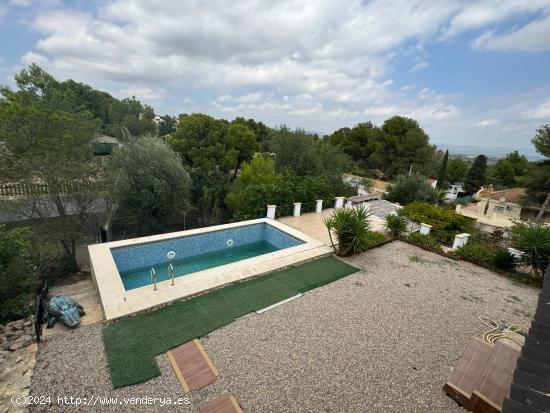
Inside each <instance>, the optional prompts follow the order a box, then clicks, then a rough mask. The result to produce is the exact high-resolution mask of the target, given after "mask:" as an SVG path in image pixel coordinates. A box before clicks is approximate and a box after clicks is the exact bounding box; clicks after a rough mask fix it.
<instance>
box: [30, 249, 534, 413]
mask: <svg viewBox="0 0 550 413" xmlns="http://www.w3.org/2000/svg"><path fill="white" fill-rule="evenodd" d="M346 261H347V262H349V263H350V264H352V265H355V266H357V267H359V268H361V271H360V272H358V273H355V274H352V275H350V276H348V277H346V278H344V279H341V280H339V281H336V282H334V283H332V284H329V285H326V286H324V287H321V288H317V289H315V290H312V291H309V292H307V293H306V294H304V295H303V296H302V297H301V298H299V299H297V300H294V301H291V302H289V303H287V304H284V305H282V306H280V307H277V308H275V309H273V310H270V311H267V312H265V313H263V314H262V315H257V314H249V315H247V316H245V317H242V318H240V319H239V320H237V321H235V322H234V323H232V324H230V325H227V326H225V327H223V328H221V329H219V330H216V331H214V332H212V333H211V334H209V335H208V336H206V337H204V338H203V339H202V343H203V345H204V347H205V349H206V351H207V352H208V354H209V355H210V357H211V359H212V361H213V362H214V364H215V366H216V367H217V369H218V371H219V372H220V378H219V379H218V380H217V381H216V382H215V383H213V384H211V385H209V386H207V387H206V388H205V389H202V390H200V391H195V392H191V393H189V394H187V395H184V394H183V393H182V392H181V388H180V386H179V383H178V381H177V379H176V377H175V375H174V373H173V371H172V369H171V367H170V365H169V364H168V362H167V360H166V359H165V358H164V356H162V355H161V356H159V357H157V362H158V363H159V366H160V369H161V372H162V375H161V376H160V377H158V378H156V379H154V380H151V381H149V382H147V383H143V384H139V385H135V386H129V387H125V388H122V389H117V390H113V389H112V388H111V384H110V381H109V375H108V371H107V367H106V357H105V353H104V350H103V344H102V342H101V328H102V326H101V325H99V324H96V325H92V326H81V327H79V328H78V329H76V330H74V331H67V332H63V333H60V334H58V335H55V336H53V337H51V338H49V339H48V341H47V342H46V343H45V344H44V345H42V346H41V348H40V351H39V352H38V354H37V362H36V366H35V373H34V376H33V382H32V386H31V395H50V396H52V397H55V398H57V396H62V395H67V396H70V395H73V396H78V397H90V396H91V395H98V396H101V397H119V398H123V397H145V396H149V397H159V398H163V397H164V398H167V397H168V398H171V399H176V398H178V397H185V396H186V397H189V404H188V405H180V406H164V407H160V406H159V405H158V404H157V405H148V406H139V407H136V406H125V405H122V406H121V405H119V406H116V408H115V407H113V406H109V407H106V406H101V407H100V406H94V407H93V408H91V409H89V408H83V407H82V406H80V407H79V408H78V411H115V410H116V411H140V412H141V411H144V412H147V411H179V412H197V411H198V405H199V404H200V403H203V402H204V401H206V400H209V399H211V398H213V397H215V396H217V395H218V394H220V393H224V392H231V393H233V394H234V395H235V396H236V398H237V399H238V401H239V403H240V404H241V406H242V407H243V410H244V411H245V412H247V413H251V412H260V413H264V412H266V413H267V412H277V413H279V412H285V413H286V412H299V413H308V412H312V413H313V412H315V413H319V412H350V413H351V412H358V413H359V412H360V413H363V412H369V413H370V412H422V413H424V412H464V411H465V410H463V409H462V408H460V407H459V406H458V405H457V404H456V403H455V402H454V401H453V400H452V399H450V398H449V397H447V396H446V395H445V393H444V392H443V390H442V387H443V384H444V383H445V381H446V379H447V378H448V376H449V374H450V372H451V369H452V367H453V366H454V365H455V364H456V362H457V360H458V358H459V357H460V355H461V354H462V351H463V350H464V347H465V346H466V344H467V343H468V341H469V340H470V338H471V337H472V336H474V335H477V336H479V335H481V333H483V331H485V330H486V327H485V326H484V325H483V324H481V323H480V322H479V320H478V316H480V315H484V316H488V317H491V318H493V319H495V320H496V321H498V322H501V323H516V324H517V323H523V322H526V321H528V320H529V318H530V316H531V315H532V312H533V311H534V308H535V307H536V300H537V295H538V290H537V289H535V288H532V287H525V286H521V285H516V284H514V283H513V282H512V281H510V280H509V279H507V278H505V277H503V276H500V275H497V274H495V273H493V272H491V271H489V270H486V269H484V268H480V267H477V266H475V265H473V264H470V263H466V262H455V261H452V260H449V259H446V258H444V257H441V256H439V255H436V254H433V253H430V252H427V251H424V250H421V249H419V248H417V247H414V246H412V245H409V244H405V243H402V242H393V243H391V244H386V245H385V246H383V247H380V248H377V249H374V250H371V251H368V252H366V253H363V254H360V255H358V256H355V257H352V258H348V259H346ZM46 410H47V411H76V410H77V409H75V407H74V406H66V405H58V404H56V403H53V404H52V405H50V406H30V411H46Z"/></svg>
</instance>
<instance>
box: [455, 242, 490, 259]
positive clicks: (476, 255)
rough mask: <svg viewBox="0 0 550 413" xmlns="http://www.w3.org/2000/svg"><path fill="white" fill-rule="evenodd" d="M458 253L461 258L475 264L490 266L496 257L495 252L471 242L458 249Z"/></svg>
mask: <svg viewBox="0 0 550 413" xmlns="http://www.w3.org/2000/svg"><path fill="white" fill-rule="evenodd" d="M456 253H457V254H458V255H460V256H461V257H465V258H469V259H471V260H472V261H474V262H477V263H479V264H483V265H489V264H492V263H493V259H494V258H493V257H494V255H495V252H494V250H492V249H491V248H489V247H487V246H485V245H481V244H476V243H474V242H469V243H467V244H466V245H464V246H462V247H460V248H458V249H457V250H456Z"/></svg>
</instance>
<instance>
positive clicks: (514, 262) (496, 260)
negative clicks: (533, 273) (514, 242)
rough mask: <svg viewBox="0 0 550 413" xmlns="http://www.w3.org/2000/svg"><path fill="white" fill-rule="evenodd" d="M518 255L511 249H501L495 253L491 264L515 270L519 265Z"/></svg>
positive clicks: (504, 269) (507, 269)
mask: <svg viewBox="0 0 550 413" xmlns="http://www.w3.org/2000/svg"><path fill="white" fill-rule="evenodd" d="M518 261H519V260H518V259H517V257H516V256H515V255H514V254H512V253H511V252H510V251H507V250H502V249H499V250H497V252H495V254H494V255H493V259H492V262H491V264H492V265H493V266H494V267H495V268H498V269H499V270H503V271H514V270H515V269H516V267H517V266H518Z"/></svg>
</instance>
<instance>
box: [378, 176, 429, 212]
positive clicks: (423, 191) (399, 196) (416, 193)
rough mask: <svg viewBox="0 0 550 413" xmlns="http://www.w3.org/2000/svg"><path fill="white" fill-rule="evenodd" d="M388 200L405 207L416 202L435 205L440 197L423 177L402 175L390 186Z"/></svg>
mask: <svg viewBox="0 0 550 413" xmlns="http://www.w3.org/2000/svg"><path fill="white" fill-rule="evenodd" d="M386 199H387V200H388V201H390V202H399V203H400V204H403V205H407V204H410V203H411V202H415V201H422V202H429V203H432V204H435V203H437V201H438V195H437V191H436V190H435V189H434V188H432V187H431V186H430V185H428V184H427V183H426V182H425V178H424V177H423V176H421V175H417V174H415V175H400V176H398V177H397V178H396V179H395V181H394V182H393V183H392V184H391V185H390V186H389V188H388V194H387V195H386Z"/></svg>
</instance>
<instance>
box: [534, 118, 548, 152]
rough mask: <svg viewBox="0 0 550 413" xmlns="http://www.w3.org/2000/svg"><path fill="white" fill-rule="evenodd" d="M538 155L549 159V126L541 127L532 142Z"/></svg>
mask: <svg viewBox="0 0 550 413" xmlns="http://www.w3.org/2000/svg"><path fill="white" fill-rule="evenodd" d="M532 142H533V145H535V149H536V150H537V152H538V153H540V154H541V155H542V156H544V157H545V158H550V125H542V126H541V127H540V128H539V129H537V133H536V134H535V137H534V138H533V140H532Z"/></svg>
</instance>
